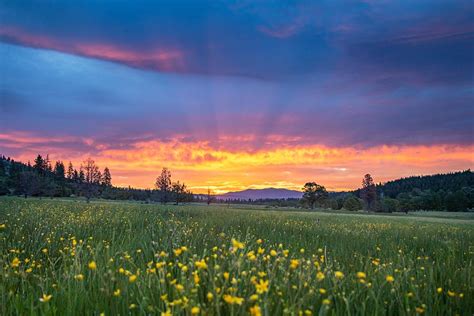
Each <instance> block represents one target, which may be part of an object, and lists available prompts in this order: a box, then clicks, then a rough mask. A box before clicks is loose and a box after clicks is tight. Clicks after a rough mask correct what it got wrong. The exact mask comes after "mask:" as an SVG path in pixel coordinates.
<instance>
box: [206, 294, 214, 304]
mask: <svg viewBox="0 0 474 316" xmlns="http://www.w3.org/2000/svg"><path fill="white" fill-rule="evenodd" d="M213 299H214V294H212V293H211V292H208V293H207V300H208V301H209V302H210V301H212V300H213Z"/></svg>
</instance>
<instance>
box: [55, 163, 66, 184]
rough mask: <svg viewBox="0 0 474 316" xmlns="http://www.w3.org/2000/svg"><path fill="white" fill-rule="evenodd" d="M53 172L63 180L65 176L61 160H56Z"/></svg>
mask: <svg viewBox="0 0 474 316" xmlns="http://www.w3.org/2000/svg"><path fill="white" fill-rule="evenodd" d="M54 174H55V175H56V178H57V179H59V180H61V181H62V180H64V177H65V170H64V164H63V162H62V161H56V164H55V165H54Z"/></svg>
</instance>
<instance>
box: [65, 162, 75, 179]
mask: <svg viewBox="0 0 474 316" xmlns="http://www.w3.org/2000/svg"><path fill="white" fill-rule="evenodd" d="M66 175H67V178H68V179H69V180H72V179H73V178H74V167H73V166H72V163H71V162H70V161H69V165H68V167H67V173H66Z"/></svg>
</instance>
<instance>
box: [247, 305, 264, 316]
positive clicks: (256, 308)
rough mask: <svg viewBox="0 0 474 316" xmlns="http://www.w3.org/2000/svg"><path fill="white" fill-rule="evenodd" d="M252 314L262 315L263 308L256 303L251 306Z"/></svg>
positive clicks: (254, 315)
mask: <svg viewBox="0 0 474 316" xmlns="http://www.w3.org/2000/svg"><path fill="white" fill-rule="evenodd" d="M250 315H251V316H261V315H262V310H261V309H260V307H259V306H258V305H255V306H253V307H250Z"/></svg>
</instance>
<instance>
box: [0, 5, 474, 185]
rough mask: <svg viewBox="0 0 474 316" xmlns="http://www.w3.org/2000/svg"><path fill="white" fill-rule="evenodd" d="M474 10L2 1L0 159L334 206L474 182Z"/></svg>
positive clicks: (123, 181)
mask: <svg viewBox="0 0 474 316" xmlns="http://www.w3.org/2000/svg"><path fill="white" fill-rule="evenodd" d="M472 15H473V10H472V3H471V2H470V1H464V0H462V1H456V2H455V3H453V2H450V1H427V2H419V3H411V2H392V1H386V2H385V1H383V2H381V3H375V2H372V1H354V2H351V3H343V2H339V1H335V2H331V3H313V2H311V1H301V2H288V3H286V2H280V1H271V2H268V3H260V2H249V1H234V0H228V1H224V0H223V1H200V2H193V1H189V2H186V1H184V2H176V3H172V2H153V1H134V2H113V3H112V4H110V3H107V2H99V1H90V2H80V3H79V2H78V3H71V2H68V1H56V2H43V3H42V5H38V2H36V1H33V0H32V1H21V2H15V1H12V2H3V3H1V4H0V17H1V18H0V70H1V73H2V74H1V75H0V153H2V154H4V155H5V156H7V157H11V158H12V159H14V160H16V161H22V162H25V163H26V162H27V161H33V160H34V157H36V155H37V154H38V153H41V154H42V155H43V154H45V155H46V154H47V153H49V157H50V159H51V161H53V162H54V161H56V160H62V161H64V163H68V162H69V161H71V162H72V163H73V165H74V167H76V168H78V167H79V165H80V164H81V163H82V162H83V161H84V160H86V158H88V157H91V158H92V159H94V160H95V161H96V163H97V164H98V165H99V166H100V168H101V169H103V168H104V167H106V166H107V167H108V168H109V169H110V171H111V173H112V177H113V180H112V181H113V184H114V185H115V186H118V187H128V186H131V187H135V188H153V184H154V182H155V178H156V177H157V176H158V175H159V173H160V171H161V169H162V168H163V167H167V168H169V169H170V170H171V172H172V177H173V180H180V181H182V182H185V183H186V184H187V186H188V188H190V189H191V190H192V191H193V192H194V193H197V194H199V193H205V192H207V190H208V188H209V189H211V190H212V192H213V193H214V194H223V193H227V192H235V191H241V190H245V189H262V188H269V187H274V188H285V189H290V190H298V191H299V190H301V188H302V186H303V185H304V183H306V182H310V181H316V182H317V183H320V184H323V185H324V186H325V187H326V188H327V190H329V191H334V192H338V191H348V190H355V189H357V188H359V187H360V184H361V181H362V177H363V176H364V174H366V173H369V174H371V175H372V176H373V178H374V180H375V182H376V183H379V182H382V183H384V182H387V181H390V180H395V179H399V178H403V177H409V176H416V175H431V174H438V173H448V172H456V171H462V170H467V169H473V166H474V154H473V153H474V128H473V126H474V124H473V120H472V117H474V107H473V106H472V104H474V98H473V89H472V83H473V74H472V69H473V66H474V63H473V61H474V58H473V55H472V52H473V50H474V22H473V19H472Z"/></svg>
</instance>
